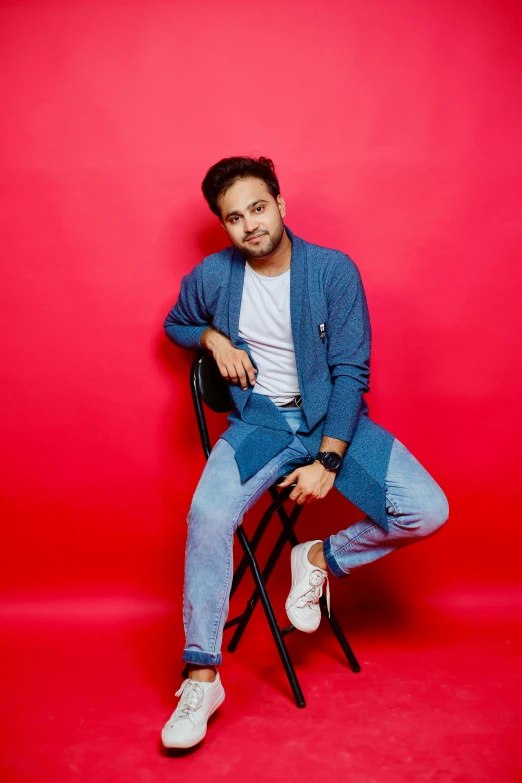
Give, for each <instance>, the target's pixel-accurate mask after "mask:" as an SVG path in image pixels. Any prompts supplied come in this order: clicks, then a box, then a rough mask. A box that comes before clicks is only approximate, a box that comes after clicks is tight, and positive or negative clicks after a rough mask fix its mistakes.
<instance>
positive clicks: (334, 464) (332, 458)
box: [322, 451, 342, 470]
mask: <svg viewBox="0 0 522 783" xmlns="http://www.w3.org/2000/svg"><path fill="white" fill-rule="evenodd" d="M341 462H342V459H341V457H340V456H339V455H338V454H336V453H335V452H333V451H327V452H325V454H324V456H323V459H322V463H323V465H324V466H325V468H326V470H339V468H340V467H341Z"/></svg>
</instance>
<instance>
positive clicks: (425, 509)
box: [390, 483, 449, 540]
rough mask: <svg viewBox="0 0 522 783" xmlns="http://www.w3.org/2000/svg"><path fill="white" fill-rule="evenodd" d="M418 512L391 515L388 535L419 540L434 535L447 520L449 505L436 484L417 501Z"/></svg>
mask: <svg viewBox="0 0 522 783" xmlns="http://www.w3.org/2000/svg"><path fill="white" fill-rule="evenodd" d="M417 508H418V510H417V511H415V512H412V513H408V514H396V515H393V517H392V518H391V521H390V533H391V534H392V535H394V536H395V537H397V538H403V539H409V540H411V539H415V540H417V539H421V538H426V537H427V536H431V535H433V534H434V533H436V532H437V531H438V530H440V528H441V527H442V526H443V525H444V524H445V523H446V522H447V520H448V518H449V503H448V499H447V497H446V495H445V494H444V492H443V491H442V489H441V488H440V487H439V486H438V484H435V483H434V484H433V487H432V491H431V492H429V494H427V493H423V494H422V496H421V497H419V499H418V506H417Z"/></svg>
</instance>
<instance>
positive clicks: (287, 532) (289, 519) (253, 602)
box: [227, 506, 302, 652]
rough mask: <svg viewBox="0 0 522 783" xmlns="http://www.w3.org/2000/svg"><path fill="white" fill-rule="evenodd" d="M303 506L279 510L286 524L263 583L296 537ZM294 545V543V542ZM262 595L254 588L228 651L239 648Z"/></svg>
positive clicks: (270, 558)
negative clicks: (288, 513)
mask: <svg viewBox="0 0 522 783" xmlns="http://www.w3.org/2000/svg"><path fill="white" fill-rule="evenodd" d="M301 510H302V508H301V506H294V508H293V509H292V512H291V514H290V516H288V515H287V514H286V511H285V510H284V509H283V508H282V507H281V508H279V509H278V510H277V512H278V514H279V515H280V516H281V511H283V512H284V516H285V517H286V519H285V522H284V523H283V524H284V525H285V528H284V530H282V531H281V533H280V534H279V538H278V539H277V542H276V544H275V546H274V548H273V550H272V552H271V553H270V557H269V558H268V560H267V561H266V565H265V567H264V568H263V572H262V575H261V578H262V580H263V584H266V583H267V582H268V580H269V578H270V576H271V574H272V571H273V570H274V567H275V565H276V563H277V561H278V559H279V557H280V555H281V552H282V551H283V549H284V547H285V544H286V542H287V541H288V540H289V538H290V537H291V536H292V535H293V537H294V538H295V533H293V530H292V528H293V526H294V525H295V523H296V522H297V518H298V516H299V514H300V513H301ZM296 541H297V539H296ZM292 545H293V544H292ZM259 598H260V595H259V590H258V588H257V587H255V588H254V591H253V593H252V595H251V596H250V598H249V600H248V601H247V605H246V607H245V611H244V612H243V614H242V615H241V619H240V620H239V622H238V624H237V628H236V630H235V631H234V633H233V635H232V638H231V640H230V642H229V645H228V648H227V649H228V651H229V652H235V651H236V649H237V646H238V644H239V642H240V640H241V637H242V636H243V633H244V631H245V628H246V627H247V625H248V622H249V620H250V618H251V617H252V614H253V613H254V609H255V608H256V606H257V602H258V601H259Z"/></svg>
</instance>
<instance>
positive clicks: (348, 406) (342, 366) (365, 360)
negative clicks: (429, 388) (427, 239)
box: [323, 255, 371, 443]
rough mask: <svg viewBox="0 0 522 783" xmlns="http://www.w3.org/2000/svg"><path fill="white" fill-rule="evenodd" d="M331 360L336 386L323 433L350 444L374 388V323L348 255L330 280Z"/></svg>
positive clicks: (359, 280) (329, 359)
mask: <svg viewBox="0 0 522 783" xmlns="http://www.w3.org/2000/svg"><path fill="white" fill-rule="evenodd" d="M326 291H327V300H328V323H327V325H326V328H327V335H328V350H327V360H328V366H329V369H330V378H331V380H332V383H333V388H332V392H331V396H330V401H329V404H328V409H327V412H326V420H325V426H324V430H323V435H326V436H328V437H330V438H337V439H338V440H344V441H346V442H348V443H350V442H351V441H352V439H353V435H354V432H355V429H356V427H357V422H358V420H359V412H360V409H361V404H362V398H363V395H364V393H365V392H368V391H370V351H371V326H370V316H369V313H368V304H367V301H366V295H365V293H364V288H363V284H362V280H361V275H360V273H359V270H358V268H357V266H356V265H355V263H354V262H353V261H352V259H351V258H349V257H348V256H346V255H343V256H341V257H340V260H339V262H338V263H336V264H335V265H333V266H332V268H331V270H330V276H329V280H327V286H326Z"/></svg>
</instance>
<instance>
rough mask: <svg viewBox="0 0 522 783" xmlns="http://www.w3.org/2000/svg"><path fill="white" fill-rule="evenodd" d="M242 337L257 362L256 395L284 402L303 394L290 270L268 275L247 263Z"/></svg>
mask: <svg viewBox="0 0 522 783" xmlns="http://www.w3.org/2000/svg"><path fill="white" fill-rule="evenodd" d="M239 336H240V337H241V338H242V339H243V340H245V342H246V343H247V345H248V347H249V349H250V353H251V354H252V358H253V359H254V361H255V363H256V364H257V368H258V373H257V376H256V384H255V386H254V389H253V392H254V393H255V394H265V395H266V396H267V397H270V399H271V400H272V402H274V403H275V404H276V405H284V404H285V403H287V402H290V401H291V400H292V398H293V397H295V396H296V395H298V394H299V393H300V392H299V381H298V379H297V368H296V364H295V351H294V338H293V336H292V325H291V321H290V270H289V269H288V270H287V271H286V272H283V274H282V275H277V276H276V277H267V276H266V275H260V274H259V273H258V272H254V270H253V269H252V267H251V266H250V265H249V264H248V262H247V263H246V264H245V282H244V285H243V297H242V299H241V311H240V314H239Z"/></svg>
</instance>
